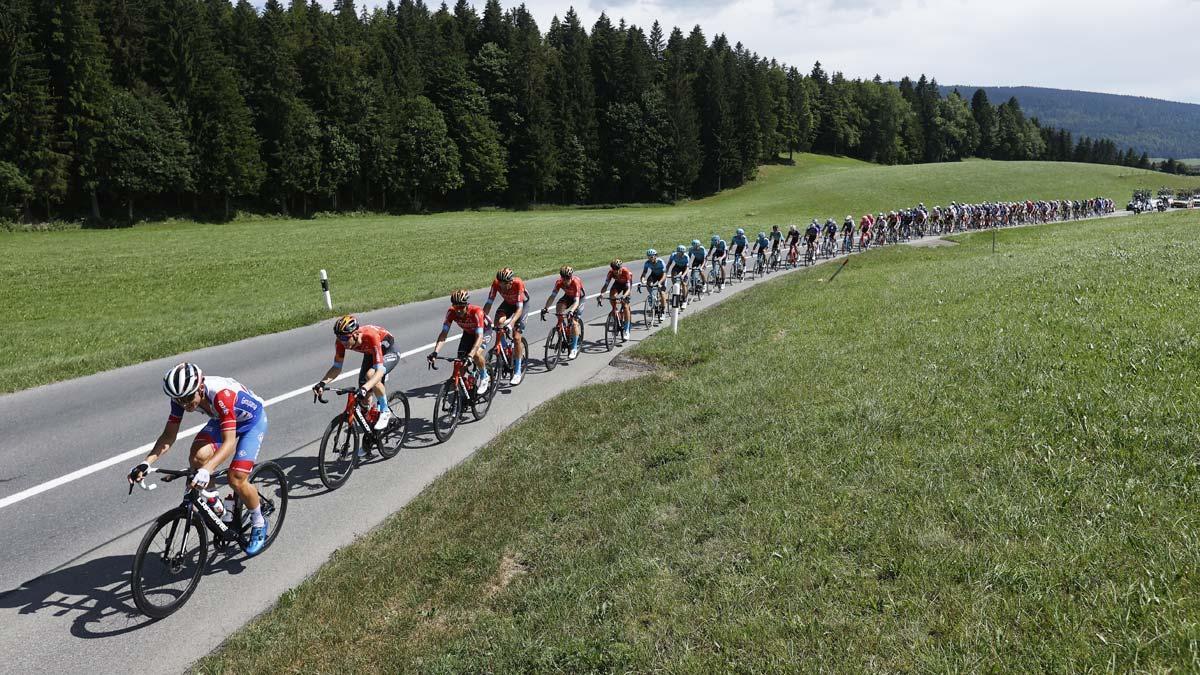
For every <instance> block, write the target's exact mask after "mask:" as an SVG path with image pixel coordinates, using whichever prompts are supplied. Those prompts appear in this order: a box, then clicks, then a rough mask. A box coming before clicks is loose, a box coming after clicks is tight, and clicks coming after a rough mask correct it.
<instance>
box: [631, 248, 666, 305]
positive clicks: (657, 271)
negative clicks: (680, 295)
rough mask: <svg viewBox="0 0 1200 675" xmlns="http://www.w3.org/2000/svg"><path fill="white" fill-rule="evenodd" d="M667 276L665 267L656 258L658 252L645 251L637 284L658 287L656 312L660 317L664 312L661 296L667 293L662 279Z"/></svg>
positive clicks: (652, 250)
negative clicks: (644, 258)
mask: <svg viewBox="0 0 1200 675" xmlns="http://www.w3.org/2000/svg"><path fill="white" fill-rule="evenodd" d="M666 275H667V265H666V263H664V262H663V261H662V260H660V259H659V257H658V251H656V250H654V249H652V248H649V249H646V262H645V264H644V265H642V276H641V278H640V279H638V283H641V284H647V285H655V286H658V311H659V313H660V315H661V313H662V312H663V311H665V309H666V308H665V306H664V305H663V295H664V294H666V292H667V284H666V282H665V281H664V278H665V277H666Z"/></svg>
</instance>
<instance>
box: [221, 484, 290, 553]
mask: <svg viewBox="0 0 1200 675" xmlns="http://www.w3.org/2000/svg"><path fill="white" fill-rule="evenodd" d="M250 485H253V486H254V489H255V490H257V491H258V505H259V508H261V509H262V514H263V517H264V518H266V519H267V521H268V523H269V524H270V526H271V529H270V530H269V531H268V533H267V541H266V543H265V544H263V547H262V550H263V551H265V550H267V549H268V548H269V547H270V546H271V544H273V543H275V537H277V536H279V530H281V529H283V519H284V518H285V517H286V516H287V505H288V482H287V476H286V475H284V473H283V467H281V466H279V465H278V464H276V463H275V462H263V463H261V464H259V465H257V466H255V467H254V470H253V471H251V472H250ZM233 494H234V497H235V498H236V501H235V503H234V505H233V522H234V523H236V524H237V527H238V534H239V539H240V540H241V542H242V546H243V547H245V545H246V538H247V537H249V536H250V526H251V523H250V509H248V508H246V505H245V504H243V503H242V499H241V497H240V496H238V494H237V493H236V492H235V493H233ZM260 553H261V551H260Z"/></svg>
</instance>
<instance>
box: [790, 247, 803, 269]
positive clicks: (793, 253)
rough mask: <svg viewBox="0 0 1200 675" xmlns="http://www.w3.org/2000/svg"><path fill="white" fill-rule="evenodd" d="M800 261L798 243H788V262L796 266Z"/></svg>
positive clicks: (791, 265)
mask: <svg viewBox="0 0 1200 675" xmlns="http://www.w3.org/2000/svg"><path fill="white" fill-rule="evenodd" d="M799 262H800V250H799V246H798V245H797V244H788V254H787V264H788V267H795V266H796V265H797V264H798V263H799Z"/></svg>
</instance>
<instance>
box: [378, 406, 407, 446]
mask: <svg viewBox="0 0 1200 675" xmlns="http://www.w3.org/2000/svg"><path fill="white" fill-rule="evenodd" d="M388 408H389V409H390V410H391V411H392V420H391V421H390V422H388V428H387V429H386V430H385V431H384V432H383V433H381V434H380V440H381V441H383V442H382V443H381V444H380V446H379V454H380V455H382V456H383V458H384V459H391V458H393V457H395V456H396V453H398V452H400V448H402V447H404V442H405V441H406V440H408V420H409V419H410V416H411V411H410V410H409V407H408V397H407V396H405V395H404V392H402V391H393V392H392V393H390V394H388Z"/></svg>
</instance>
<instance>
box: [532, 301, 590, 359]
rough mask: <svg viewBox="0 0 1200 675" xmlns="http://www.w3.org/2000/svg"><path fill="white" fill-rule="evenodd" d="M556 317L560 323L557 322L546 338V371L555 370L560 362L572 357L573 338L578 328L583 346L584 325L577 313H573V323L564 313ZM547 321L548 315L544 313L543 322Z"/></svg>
mask: <svg viewBox="0 0 1200 675" xmlns="http://www.w3.org/2000/svg"><path fill="white" fill-rule="evenodd" d="M555 316H557V317H558V321H556V322H555V324H554V328H551V329H550V334H549V335H547V336H546V344H545V355H544V357H543V358H544V360H545V364H546V370H554V367H555V366H557V365H558V362H559V361H563V360H566V359H568V358H569V357H570V355H571V338H572V336H573V335H574V331H575V329H576V327H578V329H579V343H580V344H583V333H584V325H583V321H582V320H578V317H577V315H576V313H575V312H572V313H571V319H572V320H571V321H568V320H567V315H566V314H564V313H562V312H556V313H555ZM545 320H546V314H545V313H544V312H543V313H542V321H545Z"/></svg>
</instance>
